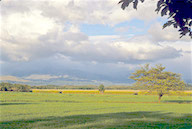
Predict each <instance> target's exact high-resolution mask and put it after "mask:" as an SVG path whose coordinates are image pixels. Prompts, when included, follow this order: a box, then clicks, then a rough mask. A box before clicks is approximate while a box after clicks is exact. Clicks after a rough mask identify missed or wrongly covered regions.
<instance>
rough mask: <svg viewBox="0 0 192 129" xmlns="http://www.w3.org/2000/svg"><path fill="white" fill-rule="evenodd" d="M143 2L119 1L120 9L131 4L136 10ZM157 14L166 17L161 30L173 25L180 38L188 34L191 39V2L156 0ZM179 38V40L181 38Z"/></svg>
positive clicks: (136, 0)
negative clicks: (166, 19)
mask: <svg viewBox="0 0 192 129" xmlns="http://www.w3.org/2000/svg"><path fill="white" fill-rule="evenodd" d="M139 1H140V2H142V3H143V2H144V1H145V0H121V1H119V4H120V3H122V5H121V8H122V9H123V10H124V9H125V8H126V7H128V6H129V4H130V3H133V8H134V9H137V5H138V3H139ZM155 11H157V13H158V12H161V16H162V17H163V16H166V15H168V16H169V17H168V19H169V20H168V21H167V22H166V23H165V24H164V25H163V28H165V27H167V26H170V25H173V27H174V28H179V30H178V31H179V32H180V36H181V37H183V36H184V35H186V34H188V35H189V36H190V37H191V38H192V29H191V26H192V0H158V2H157V8H156V10H155ZM181 37H180V38H181Z"/></svg>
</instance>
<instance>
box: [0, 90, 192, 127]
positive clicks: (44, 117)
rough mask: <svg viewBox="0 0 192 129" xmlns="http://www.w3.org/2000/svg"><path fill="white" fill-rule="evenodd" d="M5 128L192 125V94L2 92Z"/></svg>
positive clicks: (2, 114) (0, 124) (1, 125)
mask: <svg viewBox="0 0 192 129" xmlns="http://www.w3.org/2000/svg"><path fill="white" fill-rule="evenodd" d="M0 100H1V103H0V111H1V117H0V118H1V123H0V128H2V129H9V128H10V129H13V128H14V129H17V128H39V129H43V128H45V129H47V128H50V129H53V128H66V129H70V128H74V129H79V128H82V129H85V128H135V129H136V128H145V129H146V128H161V129H162V128H170V129H172V128H176V129H179V128H186V129H189V128H192V123H191V122H192V117H191V115H192V98H191V96H163V98H162V102H161V103H156V102H157V101H158V96H153V95H125V94H59V93H17V92H0Z"/></svg>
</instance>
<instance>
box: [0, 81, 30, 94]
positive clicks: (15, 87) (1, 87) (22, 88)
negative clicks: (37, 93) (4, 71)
mask: <svg viewBox="0 0 192 129" xmlns="http://www.w3.org/2000/svg"><path fill="white" fill-rule="evenodd" d="M30 88H31V87H30V86H28V85H24V84H11V83H7V82H2V83H0V91H17V92H30V91H31V90H30Z"/></svg>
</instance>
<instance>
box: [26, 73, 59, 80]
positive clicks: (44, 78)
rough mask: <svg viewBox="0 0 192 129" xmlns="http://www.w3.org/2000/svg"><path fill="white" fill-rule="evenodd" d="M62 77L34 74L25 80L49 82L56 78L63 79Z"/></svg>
mask: <svg viewBox="0 0 192 129" xmlns="http://www.w3.org/2000/svg"><path fill="white" fill-rule="evenodd" d="M61 77H62V76H55V75H49V74H33V75H30V76H27V77H25V79H31V80H49V79H54V78H61Z"/></svg>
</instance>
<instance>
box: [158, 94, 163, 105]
mask: <svg viewBox="0 0 192 129" xmlns="http://www.w3.org/2000/svg"><path fill="white" fill-rule="evenodd" d="M162 96H163V94H159V103H160V102H161V97H162Z"/></svg>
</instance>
